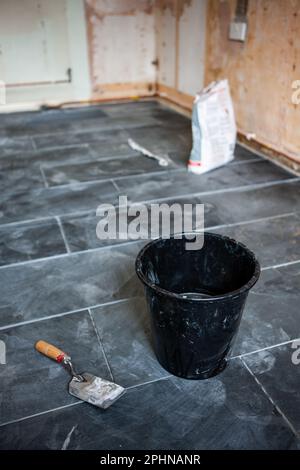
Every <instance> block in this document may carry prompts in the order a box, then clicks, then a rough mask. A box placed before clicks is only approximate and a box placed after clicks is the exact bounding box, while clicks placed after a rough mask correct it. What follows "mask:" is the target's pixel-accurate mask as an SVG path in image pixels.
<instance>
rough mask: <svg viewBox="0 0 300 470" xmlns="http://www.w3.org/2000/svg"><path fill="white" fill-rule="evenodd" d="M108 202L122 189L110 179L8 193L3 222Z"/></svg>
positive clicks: (0, 213) (0, 210) (0, 206)
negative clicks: (118, 189)
mask: <svg viewBox="0 0 300 470" xmlns="http://www.w3.org/2000/svg"><path fill="white" fill-rule="evenodd" d="M107 202H109V203H111V204H112V203H117V202H118V193H117V191H116V188H115V186H114V185H113V183H111V182H110V181H102V182H96V183H93V184H75V185H71V184H70V185H68V186H67V187H62V188H59V187H58V188H44V189H35V190H34V189H33V190H29V191H25V192H18V193H16V194H11V193H10V192H9V193H4V194H2V200H1V202H0V224H1V223H2V224H3V223H10V222H17V221H24V220H30V219H37V218H41V217H49V216H59V215H64V214H71V213H80V212H86V211H90V210H92V209H94V210H96V209H97V207H98V205H99V204H102V203H107Z"/></svg>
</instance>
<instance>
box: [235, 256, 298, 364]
mask: <svg viewBox="0 0 300 470" xmlns="http://www.w3.org/2000/svg"><path fill="white" fill-rule="evenodd" d="M299 290H300V263H296V264H294V265H290V266H284V267H281V268H276V269H267V270H266V271H263V272H262V273H261V276H260V279H259V281H258V283H257V284H256V285H255V286H254V288H253V289H252V290H251V291H250V294H249V296H248V299H247V303H246V307H245V311H244V313H243V318H242V322H241V325H240V329H239V333H238V335H237V338H236V341H235V345H234V348H233V351H232V355H233V356H235V355H239V354H245V353H249V352H252V351H257V350H258V349H262V348H266V347H270V346H272V345H275V344H280V343H283V342H285V341H289V340H291V339H295V338H298V337H300V312H299V295H298V292H299Z"/></svg>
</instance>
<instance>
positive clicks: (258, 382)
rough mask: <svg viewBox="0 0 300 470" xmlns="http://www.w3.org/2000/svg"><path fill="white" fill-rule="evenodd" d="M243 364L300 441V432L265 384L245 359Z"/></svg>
mask: <svg viewBox="0 0 300 470" xmlns="http://www.w3.org/2000/svg"><path fill="white" fill-rule="evenodd" d="M240 360H241V362H242V364H243V365H244V367H245V368H246V370H247V371H248V373H249V374H250V375H251V376H252V378H253V379H254V380H255V382H256V383H257V385H258V386H259V388H260V389H261V390H262V392H263V393H264V394H265V396H266V397H267V398H268V400H269V401H270V403H271V404H272V405H273V406H274V408H275V409H276V411H277V413H278V414H279V415H280V416H281V418H282V419H283V420H284V421H285V423H286V424H287V426H288V427H289V428H290V429H291V431H292V432H293V434H294V435H295V436H296V437H297V438H298V439H300V434H299V433H298V431H297V430H296V429H295V427H294V426H293V424H292V423H291V422H290V420H289V419H288V418H287V417H286V415H285V414H284V413H283V411H282V410H281V408H280V407H279V406H278V405H277V404H276V403H275V401H274V400H273V398H272V397H271V395H270V394H269V393H268V391H267V390H266V388H265V387H264V386H263V384H262V383H261V382H260V380H259V379H258V378H257V376H256V375H255V374H254V373H253V372H252V370H251V368H250V367H249V366H248V364H247V363H246V362H245V361H244V360H243V358H240Z"/></svg>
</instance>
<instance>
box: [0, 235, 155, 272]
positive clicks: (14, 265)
mask: <svg viewBox="0 0 300 470" xmlns="http://www.w3.org/2000/svg"><path fill="white" fill-rule="evenodd" d="M0 228H1V226H0ZM143 241H144V242H146V241H147V240H130V241H128V242H122V243H115V244H113V245H106V246H99V247H97V248H89V249H87V250H81V251H71V252H70V253H62V254H59V255H53V256H47V257H43V258H37V259H31V260H28V261H20V262H19V263H11V264H6V265H3V266H0V270H2V269H8V268H15V267H18V266H24V265H31V264H33V263H34V262H38V261H41V262H42V261H51V260H55V259H61V258H66V257H68V256H69V257H71V256H76V255H81V254H83V253H97V252H98V251H99V252H101V251H103V250H108V249H111V248H112V247H113V248H121V247H122V246H128V245H136V244H138V243H141V242H143Z"/></svg>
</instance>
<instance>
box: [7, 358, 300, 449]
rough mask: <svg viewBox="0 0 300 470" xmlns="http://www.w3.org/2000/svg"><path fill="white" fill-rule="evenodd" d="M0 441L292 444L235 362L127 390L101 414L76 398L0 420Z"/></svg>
mask: <svg viewBox="0 0 300 470" xmlns="http://www.w3.org/2000/svg"><path fill="white" fill-rule="evenodd" d="M104 430H105V432H104ZM71 431H72V433H71ZM70 433H71V435H70ZM67 436H69V440H68V441H66V439H67ZM0 442H1V444H0V447H1V449H61V448H62V447H63V446H65V447H66V445H67V443H66V442H68V449H70V450H72V449H97V450H101V449H105V450H120V449H121V450H133V449H146V450H155V449H170V450H176V449H185V450H188V449H191V450H193V449H194V450H202V449H274V450H275V449H276V450H277V449H290V448H297V447H298V443H297V440H296V439H295V437H294V435H293V433H292V432H291V430H290V429H289V428H288V427H287V425H286V423H285V422H284V421H283V419H282V418H281V417H280V416H278V415H277V414H274V413H273V407H272V405H271V403H270V402H269V400H268V399H267V397H266V396H265V395H264V394H263V392H262V391H261V390H260V388H259V387H258V386H257V384H256V382H255V381H254V379H253V377H252V376H251V375H250V374H249V373H248V371H247V370H246V369H245V368H244V367H243V366H242V365H241V363H240V362H239V360H236V361H235V362H234V361H232V363H231V365H230V366H229V367H228V368H227V369H226V370H225V371H224V372H223V373H222V374H221V375H219V376H217V377H215V378H213V379H211V380H203V381H192V380H183V379H179V378H175V377H172V378H170V379H165V380H159V381H157V382H155V383H151V384H148V385H144V386H140V387H136V388H133V389H131V390H128V391H127V393H126V394H125V395H124V396H123V397H121V398H120V400H119V401H118V402H116V403H115V404H114V406H113V407H111V408H110V410H109V412H102V411H101V410H98V409H96V408H94V407H92V406H89V405H85V404H80V405H77V406H73V407H71V408H69V409H64V410H61V411H55V412H53V413H47V414H45V415H42V416H38V417H36V418H32V419H29V420H25V421H23V422H18V423H14V424H11V425H9V426H5V427H3V428H0Z"/></svg>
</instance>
